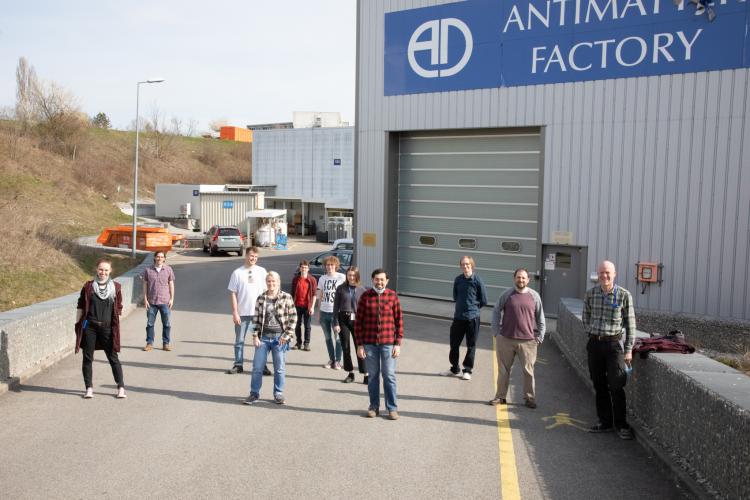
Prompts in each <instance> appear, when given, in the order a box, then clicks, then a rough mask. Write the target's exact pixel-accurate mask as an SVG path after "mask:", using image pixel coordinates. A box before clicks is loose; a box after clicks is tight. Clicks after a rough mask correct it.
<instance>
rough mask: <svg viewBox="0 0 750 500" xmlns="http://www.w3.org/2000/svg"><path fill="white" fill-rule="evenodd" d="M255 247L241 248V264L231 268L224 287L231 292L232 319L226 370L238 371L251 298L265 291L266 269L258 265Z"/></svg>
mask: <svg viewBox="0 0 750 500" xmlns="http://www.w3.org/2000/svg"><path fill="white" fill-rule="evenodd" d="M257 262H258V248H257V247H250V248H248V249H247V252H245V264H244V265H242V266H240V267H238V268H237V269H235V270H234V272H232V276H231V277H230V278H229V286H228V287H227V289H228V290H229V291H230V292H231V301H232V321H234V365H233V366H232V368H230V369H229V370H227V373H229V374H232V373H242V372H243V368H242V365H243V363H244V360H245V337H246V336H247V333H248V332H250V333H252V332H253V329H254V327H253V324H254V321H255V301H256V300H258V296H260V294H262V293H263V292H265V291H266V274H267V273H266V270H265V269H264V268H262V267H260V266H259V265H257Z"/></svg>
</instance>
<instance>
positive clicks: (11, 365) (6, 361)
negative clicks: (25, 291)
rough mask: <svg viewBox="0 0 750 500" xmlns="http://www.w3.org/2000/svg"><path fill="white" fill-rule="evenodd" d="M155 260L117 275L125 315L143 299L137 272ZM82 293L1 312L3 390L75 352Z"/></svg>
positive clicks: (0, 382) (0, 378)
mask: <svg viewBox="0 0 750 500" xmlns="http://www.w3.org/2000/svg"><path fill="white" fill-rule="evenodd" d="M152 261H153V259H152V257H146V259H145V260H144V261H143V263H141V265H139V266H138V267H136V268H134V269H131V270H130V271H128V272H127V273H125V274H123V275H121V276H118V277H117V278H115V281H117V282H118V283H120V285H122V302H123V310H122V315H123V316H125V315H127V314H128V313H130V312H131V311H132V310H134V309H135V308H136V307H137V305H138V303H139V302H141V301H142V299H143V286H142V285H141V281H140V278H139V277H138V275H139V274H140V273H141V271H142V270H143V269H144V267H145V266H147V265H150V264H151V263H152ZM82 285H83V283H82ZM79 293H80V292H76V293H72V294H70V295H65V296H63V297H58V298H56V299H52V300H48V301H45V302H40V303H38V304H33V305H30V306H27V307H21V308H18V309H13V310H10V311H5V312H0V394H2V393H4V392H6V391H7V390H8V389H9V388H12V387H13V386H14V385H16V384H19V383H23V382H24V381H26V380H28V379H29V378H30V377H32V376H34V375H36V374H37V373H39V372H40V371H42V370H44V369H45V368H48V367H50V366H52V365H53V364H55V363H56V362H58V361H59V360H61V359H62V358H64V357H65V356H67V355H69V354H70V353H72V352H73V350H74V349H75V338H76V337H75V332H74V331H73V325H74V323H75V314H76V304H77V301H78V295H79Z"/></svg>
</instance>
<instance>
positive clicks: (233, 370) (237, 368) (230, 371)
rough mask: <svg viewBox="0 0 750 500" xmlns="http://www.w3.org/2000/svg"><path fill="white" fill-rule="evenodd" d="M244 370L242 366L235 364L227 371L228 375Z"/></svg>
mask: <svg viewBox="0 0 750 500" xmlns="http://www.w3.org/2000/svg"><path fill="white" fill-rule="evenodd" d="M243 371H244V370H243V369H242V367H241V366H233V367H231V368H230V369H229V370H227V371H226V372H225V373H226V374H228V375H234V374H235V373H242V372H243Z"/></svg>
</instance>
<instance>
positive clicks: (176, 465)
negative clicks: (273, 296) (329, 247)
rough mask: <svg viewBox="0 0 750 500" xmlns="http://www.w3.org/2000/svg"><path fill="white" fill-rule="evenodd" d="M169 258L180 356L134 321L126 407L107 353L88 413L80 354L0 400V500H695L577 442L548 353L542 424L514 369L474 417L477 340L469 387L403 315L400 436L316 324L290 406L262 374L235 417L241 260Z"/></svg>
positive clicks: (443, 324) (624, 458)
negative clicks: (503, 403) (231, 284)
mask: <svg viewBox="0 0 750 500" xmlns="http://www.w3.org/2000/svg"><path fill="white" fill-rule="evenodd" d="M296 250H299V251H310V250H311V249H310V248H309V247H306V246H301V247H299V248H297V249H296ZM299 258H300V254H298V253H295V249H292V250H291V251H290V252H273V251H270V250H263V252H262V256H261V262H260V263H261V265H264V266H265V267H267V268H268V269H274V270H277V271H279V272H280V273H281V275H282V276H283V277H289V278H290V277H291V273H292V269H293V268H294V264H295V263H296V261H297V260H298V259H299ZM169 260H170V263H171V264H172V265H173V267H174V269H175V271H176V274H177V301H176V305H175V312H174V321H173V324H174V327H173V331H174V338H175V342H174V345H175V350H174V351H172V352H165V351H161V350H155V351H153V352H150V353H146V352H143V351H141V347H142V346H143V343H144V337H145V334H144V325H145V314H144V310H143V309H139V310H137V311H136V312H135V313H133V314H131V315H130V316H128V317H127V318H124V320H123V323H122V325H123V349H122V352H121V359H122V362H123V365H124V373H125V382H126V385H127V387H128V393H129V397H128V399H126V400H116V399H114V397H113V394H114V391H115V387H114V383H113V381H112V377H111V374H110V372H109V367H108V364H107V362H106V359H105V358H104V356H103V355H102V354H101V352H99V353H97V361H96V362H95V365H94V385H95V391H96V396H95V398H94V399H93V400H85V401H84V400H82V399H81V394H82V381H81V374H80V362H81V358H80V355H78V356H71V357H69V358H68V359H66V360H64V361H62V362H61V363H59V365H57V366H55V367H54V368H53V369H50V370H48V371H47V372H45V373H42V374H40V375H39V376H37V377H35V378H33V379H32V380H30V381H29V382H28V383H27V384H25V385H23V386H22V387H21V388H20V389H19V390H18V391H16V392H10V393H7V394H5V395H3V396H1V397H0V421H2V422H3V425H2V427H0V443H2V449H3V465H2V467H0V485H2V486H0V488H1V490H0V491H2V497H3V498H7V499H16V498H19V499H20V498H24V499H25V498H227V497H232V496H234V497H251V498H326V499H328V498H352V497H355V498H363V499H369V498H373V499H375V498H378V499H379V498H400V499H401V498H418V499H421V498H431V499H435V498H472V499H474V498H481V499H484V498H488V499H489V498H501V496H502V498H504V500H511V499H513V498H519V497H520V498H524V499H526V498H528V499H542V498H553V499H594V498H611V499H620V498H622V499H633V498H638V499H650V498H654V499H657V498H658V499H670V498H689V496H687V495H686V494H685V492H684V491H682V490H681V489H680V488H679V487H678V486H676V485H675V484H673V482H671V481H670V480H669V479H667V477H668V474H667V472H666V471H665V469H664V468H663V467H662V465H661V464H659V463H658V462H657V460H656V459H655V458H653V457H650V456H648V454H647V453H646V452H645V451H644V450H643V449H642V448H641V447H640V446H639V445H638V444H637V443H636V442H623V441H620V440H619V439H618V438H617V437H616V436H615V435H613V434H607V435H592V434H588V433H586V432H584V430H583V429H584V428H585V427H586V426H587V425H590V424H591V423H592V422H593V421H594V410H593V400H592V399H593V398H592V396H591V394H590V393H588V392H587V390H586V389H585V387H584V386H583V384H582V383H581V382H580V381H579V380H578V379H577V378H576V376H575V375H574V373H573V372H572V370H571V369H570V368H569V367H568V366H567V363H566V361H565V360H564V359H563V358H562V356H561V355H560V353H559V351H558V350H557V349H556V347H555V346H554V344H553V343H552V342H546V343H545V344H543V346H542V348H541V351H540V356H539V364H538V365H537V388H538V399H539V408H538V409H536V410H530V409H528V408H525V407H524V406H523V405H522V402H523V400H522V397H521V395H520V394H519V392H518V388H519V387H520V386H521V380H520V375H521V374H520V371H519V370H516V371H515V372H514V380H513V386H512V389H511V394H510V401H511V404H510V405H508V406H507V408H494V407H490V406H488V405H486V404H484V402H485V401H486V400H488V399H489V398H490V397H492V395H493V393H494V370H493V359H494V356H493V352H492V347H491V336H490V335H489V330H488V329H487V328H483V329H482V333H481V342H480V348H479V352H478V355H477V367H476V372H475V376H474V378H473V379H472V380H471V381H468V382H466V381H460V380H458V379H455V378H443V377H439V376H437V375H436V373H437V372H439V371H441V370H444V369H446V368H447V351H448V349H447V336H448V333H447V332H448V327H449V322H448V321H446V320H442V319H435V318H424V317H419V316H415V315H408V316H407V318H406V340H405V342H404V347H403V351H402V358H401V359H400V361H399V365H398V391H399V412H400V413H401V416H402V418H401V419H400V420H399V421H396V422H393V421H389V420H386V419H384V418H377V419H366V418H363V417H362V413H363V412H364V410H365V409H366V408H367V403H368V400H367V391H366V388H365V386H363V385H362V384H361V378H360V377H359V376H358V378H357V383H354V384H343V383H341V380H342V379H343V377H344V375H345V374H344V373H342V372H340V371H333V370H328V369H324V368H322V365H323V363H324V361H325V360H326V358H327V356H326V354H325V347H324V343H323V335H322V332H321V330H320V328H319V327H318V326H317V325H316V326H315V327H314V329H313V343H312V349H313V350H312V351H311V352H300V351H292V352H290V353H289V355H288V363H287V368H288V369H287V389H286V391H285V393H286V397H287V400H288V405H286V406H277V405H275V404H273V403H271V402H269V400H270V399H271V392H272V391H271V389H272V381H271V379H270V378H268V377H266V378H265V380H264V386H263V389H262V391H261V398H262V399H264V400H265V401H264V402H262V403H260V404H257V405H255V406H250V407H249V406H245V405H243V404H241V403H242V400H243V399H244V397H245V396H246V395H247V392H248V386H249V376H247V375H226V374H224V370H226V369H227V368H229V367H230V366H231V365H232V342H233V331H232V324H231V317H230V315H229V313H228V311H229V300H228V295H227V293H226V291H225V288H226V281H227V279H228V276H229V274H230V272H231V270H232V269H233V268H235V267H236V266H238V265H240V263H241V259H240V258H238V257H218V258H211V257H208V256H207V255H205V254H203V253H202V252H200V250H197V251H189V252H185V253H183V254H181V255H178V256H175V255H172V254H170V259H169ZM285 287H288V284H285ZM406 302H408V301H407V300H405V303H406ZM413 303H414V302H413ZM417 304H418V303H417ZM435 307H436V308H438V309H439V308H440V307H445V304H443V306H440V305H439V304H437V305H435ZM449 310H450V308H449ZM157 331H158V330H157ZM252 354H253V350H252V348H248V349H247V350H246V358H247V359H248V360H249V359H250V358H251V357H252ZM247 366H248V363H246V367H247ZM519 402H520V403H521V404H519Z"/></svg>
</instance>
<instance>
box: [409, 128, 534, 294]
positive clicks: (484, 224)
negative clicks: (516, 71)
mask: <svg viewBox="0 0 750 500" xmlns="http://www.w3.org/2000/svg"><path fill="white" fill-rule="evenodd" d="M540 193H541V135H540V132H539V130H538V129H533V130H527V129H523V130H520V131H515V132H514V131H508V132H504V131H496V132H488V133H474V134H471V133H466V134H463V133H460V132H455V131H451V132H446V133H445V134H440V133H436V132H432V133H430V132H425V133H409V134H403V135H402V136H401V137H400V140H399V183H398V244H397V245H398V246H397V259H398V272H397V279H398V283H397V289H398V291H399V293H402V294H406V295H415V296H422V297H433V298H447V299H452V287H453V279H454V278H455V277H456V276H457V275H458V274H459V273H460V270H459V267H458V261H459V259H460V257H461V256H462V255H471V256H472V257H473V258H474V260H475V261H476V263H477V273H478V274H480V275H481V277H482V278H483V279H484V282H485V284H486V285H487V291H488V294H489V297H490V300H491V301H493V302H494V301H495V300H497V297H498V296H499V295H500V293H502V291H503V290H505V289H506V288H507V287H510V286H513V270H515V269H517V268H519V267H525V268H527V269H529V272H530V274H533V273H534V272H535V271H536V270H537V267H538V262H539V259H538V256H537V252H538V247H539V245H538V243H539V242H538V234H539V230H538V228H539V223H540V217H541V210H540V206H539V200H540V199H541V198H540ZM532 286H533V287H534V288H537V287H536V284H535V283H534V282H533V280H532Z"/></svg>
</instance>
